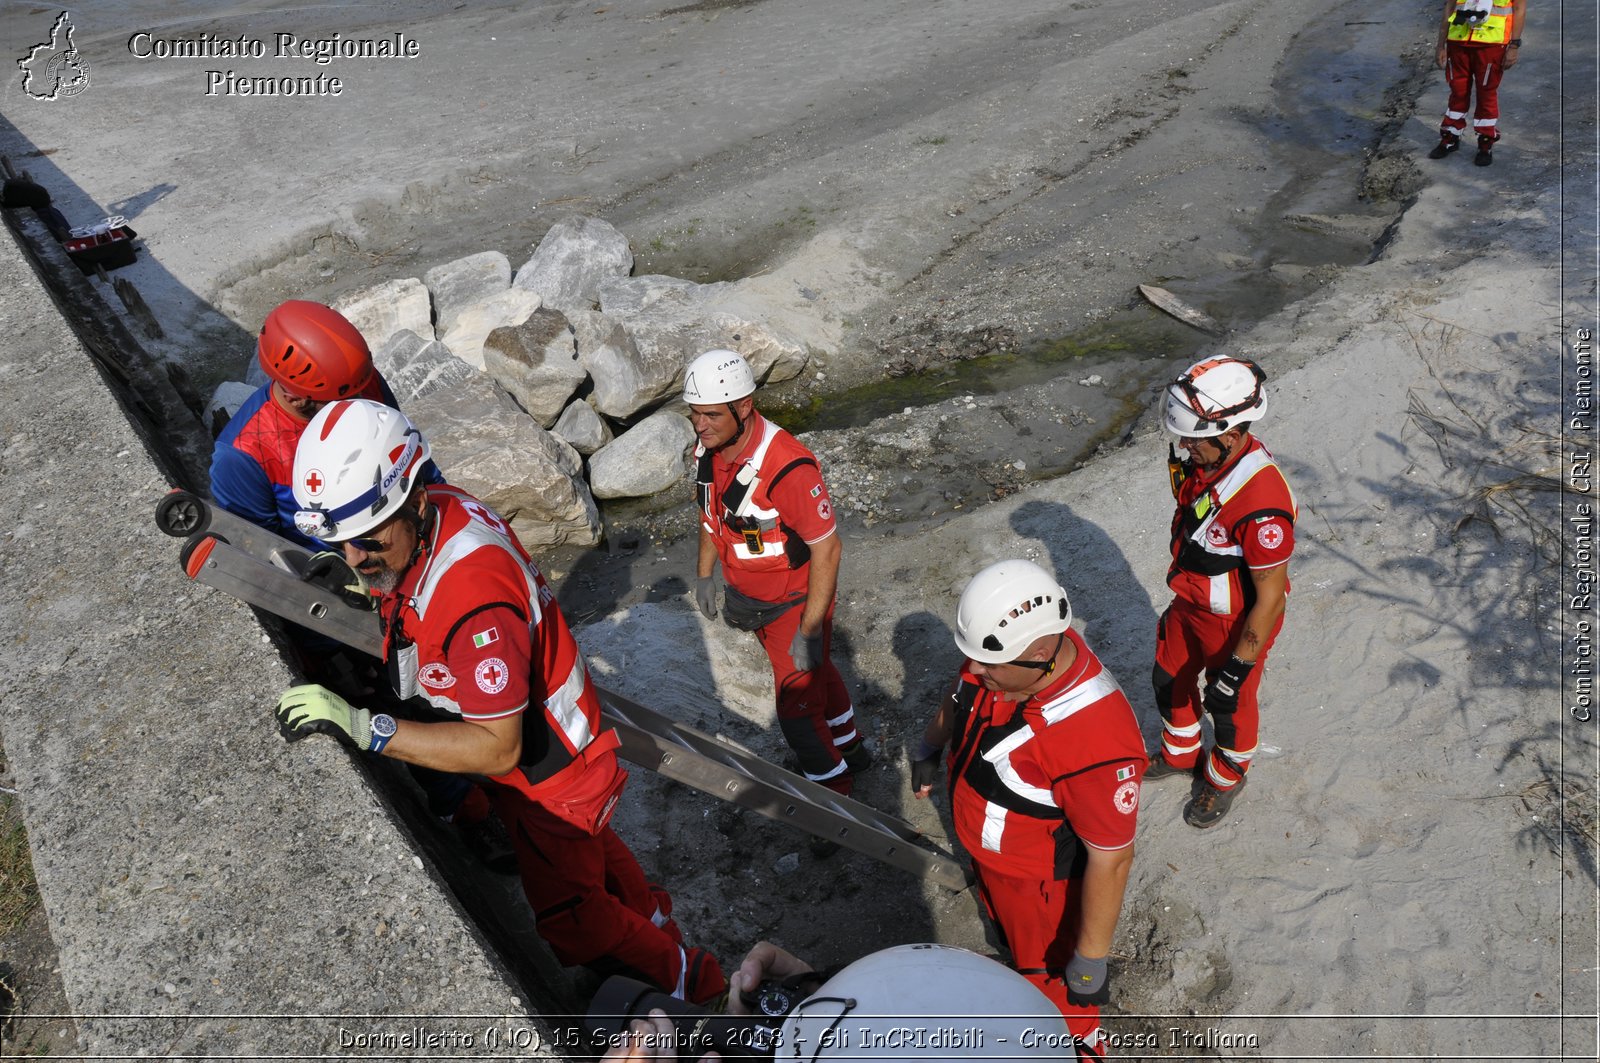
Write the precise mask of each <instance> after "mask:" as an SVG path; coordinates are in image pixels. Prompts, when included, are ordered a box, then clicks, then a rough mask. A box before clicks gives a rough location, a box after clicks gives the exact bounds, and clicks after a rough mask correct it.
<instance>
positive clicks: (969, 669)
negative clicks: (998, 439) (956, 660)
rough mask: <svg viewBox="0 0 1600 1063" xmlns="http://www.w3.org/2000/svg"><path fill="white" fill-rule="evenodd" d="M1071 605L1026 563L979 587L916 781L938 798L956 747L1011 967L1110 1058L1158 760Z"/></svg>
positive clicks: (1005, 565)
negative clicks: (1119, 945)
mask: <svg viewBox="0 0 1600 1063" xmlns="http://www.w3.org/2000/svg"><path fill="white" fill-rule="evenodd" d="M1071 625H1072V608H1071V606H1070V605H1069V604H1068V602H1067V595H1066V592H1065V591H1063V590H1062V589H1061V586H1060V584H1059V583H1057V582H1056V580H1055V579H1054V577H1052V576H1051V575H1050V574H1049V573H1048V572H1046V571H1045V570H1044V569H1042V568H1040V567H1039V566H1038V565H1035V564H1034V563H1033V562H1031V561H1022V560H1017V561H1001V562H999V563H998V564H994V565H990V566H989V567H988V568H986V569H984V570H983V571H982V572H979V573H978V574H977V575H976V576H974V577H973V578H972V582H971V583H969V584H967V587H966V589H965V590H964V591H962V592H961V602H960V605H959V606H958V607H957V609H956V624H955V629H956V646H957V648H959V649H960V650H961V652H962V653H963V654H965V655H966V658H967V660H966V663H965V664H964V665H963V666H962V668H961V673H960V676H959V678H958V679H957V681H956V684H955V687H954V689H953V691H952V692H951V694H950V696H949V697H947V698H945V700H944V702H943V704H941V705H940V706H939V711H938V713H937V714H935V716H934V718H933V720H932V721H931V722H930V723H929V724H928V726H927V729H926V730H925V731H924V732H923V734H922V740H921V744H920V747H919V749H918V751H917V754H916V757H915V758H914V761H913V764H912V771H911V789H912V793H914V794H915V795H916V796H917V797H918V798H922V797H926V796H927V795H928V794H929V793H930V792H931V790H932V789H933V783H934V779H935V778H936V776H937V774H938V764H939V758H940V754H941V753H942V752H943V751H944V749H945V747H946V746H947V745H948V746H949V747H950V751H949V755H948V759H947V766H948V768H949V773H950V774H949V786H950V810H951V818H952V819H953V820H954V821H955V828H956V835H957V837H959V838H960V839H961V844H962V845H963V846H965V847H966V849H967V852H968V853H969V854H970V855H971V857H972V865H973V872H974V874H975V876H976V878H977V880H978V893H979V896H980V897H982V898H983V904H984V908H985V910H986V911H987V912H988V914H989V918H990V920H991V921H992V922H993V924H994V926H995V928H996V929H997V930H998V932H999V936H1000V939H1001V941H1002V943H1003V944H1004V946H1005V947H1006V948H1007V949H1008V950H1009V951H1010V953H1011V962H1012V965H1013V966H1014V967H1015V968H1016V969H1017V971H1018V973H1020V974H1022V975H1023V976H1024V977H1026V978H1027V979H1028V981H1030V982H1032V983H1034V984H1035V985H1037V986H1038V987H1039V988H1040V989H1041V990H1043V991H1044V993H1045V995H1046V996H1048V997H1049V998H1050V999H1051V1000H1052V1001H1053V1002H1054V1003H1055V1005H1056V1006H1057V1007H1058V1008H1060V1010H1061V1014H1062V1015H1063V1016H1064V1017H1065V1018H1066V1020H1067V1027H1068V1029H1070V1030H1071V1031H1072V1034H1073V1037H1074V1040H1075V1044H1076V1046H1077V1054H1078V1057H1079V1058H1084V1059H1099V1058H1102V1057H1103V1056H1104V1041H1105V1038H1104V1036H1103V1033H1102V1031H1101V1030H1100V1005H1101V1004H1104V1003H1106V1002H1107V1001H1108V999H1109V989H1108V986H1107V971H1106V956H1107V955H1108V954H1109V953H1110V951H1111V939H1112V936H1113V935H1114V934H1115V932H1116V927H1117V917H1118V916H1119V915H1120V914H1121V911H1122V897H1123V893H1124V892H1125V891H1126V889H1127V885H1128V872H1129V869H1130V868H1131V867H1132V866H1133V835H1134V828H1135V826H1136V825H1137V821H1138V809H1139V785H1140V779H1141V777H1142V776H1143V774H1144V770H1145V765H1146V763H1147V759H1146V757H1145V750H1144V739H1143V738H1142V737H1141V735H1140V733H1139V721H1138V719H1137V718H1136V717H1135V716H1134V713H1133V707H1132V706H1131V705H1129V704H1128V699H1127V697H1126V696H1124V695H1123V693H1122V688H1121V687H1119V686H1118V685H1117V681H1116V680H1115V679H1114V678H1112V676H1111V673H1110V672H1108V671H1106V669H1105V667H1104V666H1103V665H1102V664H1101V663H1100V660H1099V658H1097V657H1096V656H1095V655H1094V652H1093V651H1092V650H1090V649H1089V647H1088V645H1087V644H1085V643H1084V641H1083V638H1082V637H1081V636H1079V635H1078V633H1077V632H1075V631H1073V630H1072V627H1071Z"/></svg>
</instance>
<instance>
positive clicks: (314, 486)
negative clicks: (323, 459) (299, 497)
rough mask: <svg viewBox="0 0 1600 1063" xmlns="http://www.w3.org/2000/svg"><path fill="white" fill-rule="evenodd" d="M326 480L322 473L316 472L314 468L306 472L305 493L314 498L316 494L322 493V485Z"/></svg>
mask: <svg viewBox="0 0 1600 1063" xmlns="http://www.w3.org/2000/svg"><path fill="white" fill-rule="evenodd" d="M327 482H328V481H326V480H324V479H323V478H322V474H321V473H320V472H318V471H317V470H316V469H312V470H311V471H310V472H308V473H306V494H308V495H310V496H311V497H312V498H315V497H316V496H318V495H320V494H322V485H323V484H325V483H327Z"/></svg>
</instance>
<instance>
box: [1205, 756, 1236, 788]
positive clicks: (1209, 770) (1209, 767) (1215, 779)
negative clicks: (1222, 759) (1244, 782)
mask: <svg viewBox="0 0 1600 1063" xmlns="http://www.w3.org/2000/svg"><path fill="white" fill-rule="evenodd" d="M1214 763H1215V762H1214V761H1213V760H1212V759H1211V758H1210V757H1207V758H1206V782H1208V783H1210V784H1211V785H1212V786H1215V787H1216V788H1217V789H1219V790H1231V789H1233V788H1234V787H1235V786H1238V785H1239V782H1238V780H1237V779H1225V778H1223V777H1222V776H1220V775H1218V774H1217V769H1216V768H1215V767H1214V766H1213V765H1214Z"/></svg>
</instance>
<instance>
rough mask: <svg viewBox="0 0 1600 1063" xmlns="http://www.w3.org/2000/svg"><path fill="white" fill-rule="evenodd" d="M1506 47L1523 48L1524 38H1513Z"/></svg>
mask: <svg viewBox="0 0 1600 1063" xmlns="http://www.w3.org/2000/svg"><path fill="white" fill-rule="evenodd" d="M1506 47H1508V48H1521V47H1522V38H1521V37H1513V38H1511V39H1510V40H1509V41H1507V42H1506Z"/></svg>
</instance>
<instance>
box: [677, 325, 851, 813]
mask: <svg viewBox="0 0 1600 1063" xmlns="http://www.w3.org/2000/svg"><path fill="white" fill-rule="evenodd" d="M755 390H756V382H755V377H754V375H752V373H751V372H750V364H749V363H748V362H746V361H745V360H744V358H743V357H742V356H741V355H739V354H738V353H736V352H734V351H722V350H718V351H707V352H706V353H704V354H702V355H700V356H699V357H698V358H696V359H695V360H694V361H693V362H692V363H690V365H689V370H688V373H687V375H686V376H685V377H684V384H683V401H684V402H686V403H688V404H689V410H690V415H689V419H690V421H691V422H692V423H693V424H694V430H695V435H696V436H698V437H699V444H698V445H697V446H696V447H695V459H696V462H697V467H696V468H697V471H696V473H695V502H696V505H697V507H698V508H699V515H700V557H699V564H698V566H697V568H696V579H695V591H694V596H695V604H696V605H698V606H699V608H700V611H701V612H702V613H703V614H705V616H706V618H707V619H708V620H710V619H715V618H716V616H717V595H716V584H715V582H714V576H715V572H716V566H717V562H718V561H721V562H722V577H723V581H724V583H725V584H726V594H725V597H724V601H723V614H724V618H725V619H726V621H727V622H728V624H730V625H732V626H733V627H736V628H738V629H740V630H741V631H754V632H755V634H756V638H757V639H758V640H759V641H760V643H761V648H762V649H763V650H765V651H766V652H767V657H768V658H769V659H770V660H771V662H772V678H773V682H774V685H775V689H776V691H777V699H778V726H779V728H780V729H781V730H782V731H783V737H784V740H785V741H787V742H788V743H789V748H790V749H792V750H794V753H795V756H796V758H797V759H798V760H799V762H800V770H801V772H802V773H804V775H805V777H806V778H808V779H810V780H811V781H812V782H817V783H821V784H822V785H823V786H826V787H828V788H829V789H832V790H835V791H837V792H838V793H841V794H845V795H848V794H849V793H850V789H851V781H852V776H853V775H855V774H856V773H858V772H861V771H864V770H866V768H867V767H868V766H869V765H870V764H871V755H870V754H869V753H868V751H867V748H866V745H865V744H864V743H863V742H862V739H861V735H860V734H859V733H858V732H857V731H856V717H855V707H854V705H853V703H852V701H851V699H850V691H849V690H848V689H846V687H845V685H844V679H843V678H841V677H840V675H839V670H838V669H837V668H835V667H834V665H833V660H832V657H831V652H832V642H833V602H834V591H835V589H836V587H837V584H838V579H839V555H840V552H841V548H840V543H839V533H838V528H837V526H836V525H835V523H834V516H833V503H832V501H831V500H830V499H829V498H828V488H827V486H826V485H825V484H824V483H823V482H822V470H821V469H820V468H819V467H818V465H817V459H816V457H815V456H814V455H813V454H812V453H811V451H809V450H807V449H806V448H805V447H804V446H803V445H801V443H800V441H799V440H797V439H795V438H794V437H793V436H791V435H790V434H789V433H788V432H785V431H784V430H783V429H781V428H779V427H778V426H777V425H775V424H773V423H772V422H770V421H768V420H767V419H766V418H765V417H762V416H761V415H760V414H759V413H757V412H756V410H755V400H754V399H753V398H752V396H753V395H754V394H755Z"/></svg>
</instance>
